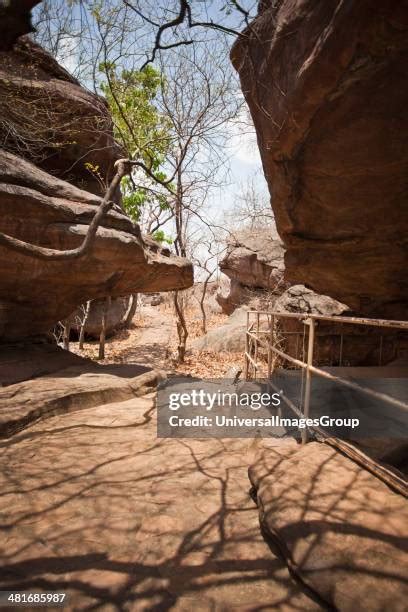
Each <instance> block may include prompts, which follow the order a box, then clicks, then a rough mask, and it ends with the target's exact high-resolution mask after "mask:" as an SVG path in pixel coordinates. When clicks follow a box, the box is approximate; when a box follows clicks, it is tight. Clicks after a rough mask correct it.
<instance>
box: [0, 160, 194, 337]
mask: <svg viewBox="0 0 408 612" xmlns="http://www.w3.org/2000/svg"><path fill="white" fill-rule="evenodd" d="M99 204H100V199H99V198H98V197H97V196H95V195H92V194H90V193H88V192H86V191H83V190H80V189H78V188H77V187H74V186H73V185H70V184H69V183H67V182H65V181H61V180H59V179H57V178H55V177H52V176H51V175H50V174H48V173H46V172H44V171H42V170H40V169H38V168H37V167H36V166H34V165H33V164H31V163H29V162H27V161H25V160H23V159H21V158H18V157H16V156H14V155H12V154H10V153H5V152H4V151H3V152H1V151H0V230H1V231H3V232H5V233H6V234H9V235H11V236H15V237H18V238H19V239H20V240H24V241H26V242H29V243H33V244H39V245H41V246H45V247H52V248H58V249H61V250H64V249H71V248H75V247H77V246H79V245H80V244H81V242H82V240H83V238H84V235H85V234H86V231H87V227H88V224H89V222H90V220H91V219H92V217H93V215H94V214H95V210H96V207H97V206H98V205H99ZM0 274H1V284H0V339H1V340H3V341H4V340H7V339H15V338H21V337H24V336H33V335H36V334H40V333H43V332H46V331H47V330H49V329H50V328H51V327H52V325H53V324H54V323H56V322H57V321H58V320H60V319H64V318H66V317H67V316H68V315H70V314H71V313H72V312H73V311H74V310H75V308H76V307H77V306H78V305H79V304H82V303H84V302H85V301H86V300H88V299H94V298H102V297H104V296H106V295H111V296H112V297H116V296H123V295H127V294H130V293H136V292H138V291H145V292H150V291H168V290H173V289H183V288H186V287H189V286H190V285H191V284H192V280H193V279H192V266H191V264H190V263H189V262H188V261H186V260H183V259H181V258H178V257H173V256H170V254H169V252H168V251H166V250H161V249H160V247H159V246H158V245H157V243H155V242H154V241H153V240H150V239H149V240H148V239H147V238H143V237H142V236H141V233H140V230H139V227H138V226H137V225H134V224H133V223H132V222H131V221H130V219H129V218H128V217H127V216H126V215H125V214H124V213H123V212H122V211H121V210H120V209H115V210H113V211H111V212H110V213H109V214H108V215H107V217H106V218H105V220H104V221H103V223H102V225H101V227H100V228H99V229H98V233H97V237H96V240H95V244H94V247H93V248H92V249H91V251H90V252H89V253H88V254H87V255H85V256H84V257H81V258H79V259H75V260H71V261H69V262H64V261H51V262H48V261H44V260H38V259H35V258H34V257H30V256H26V255H22V254H19V253H16V252H14V251H11V250H9V249H8V248H6V247H0Z"/></svg>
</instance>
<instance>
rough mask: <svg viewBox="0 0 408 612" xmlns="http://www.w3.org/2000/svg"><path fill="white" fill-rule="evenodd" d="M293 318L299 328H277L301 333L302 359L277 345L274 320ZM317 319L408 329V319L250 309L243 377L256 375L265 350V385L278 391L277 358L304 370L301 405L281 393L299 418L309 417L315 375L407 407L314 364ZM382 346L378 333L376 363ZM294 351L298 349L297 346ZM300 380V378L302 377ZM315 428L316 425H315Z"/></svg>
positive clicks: (304, 438) (305, 433)
mask: <svg viewBox="0 0 408 612" xmlns="http://www.w3.org/2000/svg"><path fill="white" fill-rule="evenodd" d="M285 318H286V319H296V320H297V321H299V322H300V323H302V324H303V332H302V331H300V332H299V331H286V332H285V331H283V332H282V331H280V333H281V334H283V335H285V334H287V335H290V334H294V335H297V336H300V335H302V336H303V352H302V359H299V358H298V355H297V354H296V356H295V357H294V356H293V355H290V354H289V353H288V352H285V351H284V350H282V347H279V348H278V344H279V341H278V339H277V336H278V333H277V332H278V331H279V330H277V322H278V320H279V319H285ZM320 321H327V322H331V323H334V324H341V325H342V326H343V325H344V324H347V325H360V326H361V325H362V326H370V327H373V328H387V329H392V330H396V331H405V332H408V321H391V320H386V319H366V318H358V317H341V316H325V315H314V314H308V315H305V314H298V313H285V312H268V311H256V310H250V311H248V313H247V325H246V335H245V371H244V376H245V379H246V380H249V379H251V378H254V379H256V378H259V377H260V373H261V369H262V366H263V365H264V364H262V363H261V361H260V359H259V349H264V350H265V351H266V356H267V359H266V365H267V372H266V379H267V381H268V384H269V385H270V387H271V388H272V389H273V390H274V391H279V389H278V387H277V386H276V385H275V384H274V383H273V381H272V373H273V370H274V368H275V364H276V361H277V360H280V363H285V362H286V363H289V364H290V366H291V367H293V366H294V367H296V368H300V369H301V370H302V371H303V372H304V375H305V376H304V387H303V388H302V393H301V395H302V397H301V406H300V408H299V407H297V406H296V405H295V404H294V402H292V401H291V400H290V399H289V398H288V397H287V396H286V395H285V394H284V393H282V392H280V397H281V399H282V401H283V402H284V403H285V404H286V405H287V406H288V407H289V408H290V409H291V410H292V411H293V412H295V414H296V415H297V416H299V417H302V418H305V419H307V418H309V417H310V400H311V382H312V375H316V376H319V377H322V378H325V379H328V380H331V381H332V382H335V383H338V384H340V385H343V386H345V387H348V388H350V389H353V390H355V391H360V392H362V393H364V394H365V395H367V396H369V397H371V398H374V399H376V400H381V401H384V402H386V403H388V404H390V405H392V406H396V407H398V408H402V409H404V410H407V409H408V404H407V403H406V402H403V401H401V400H399V399H397V398H394V397H392V396H391V395H388V394H386V393H381V392H379V391H375V390H374V389H371V388H369V387H367V386H365V385H362V384H359V383H357V382H355V381H354V380H349V379H347V378H344V377H342V376H338V375H335V374H333V373H330V372H328V371H326V370H323V369H322V368H320V367H317V366H316V365H313V359H314V351H315V345H316V327H317V326H318V324H319V322H320ZM306 330H307V332H308V333H307V350H306V348H305V338H306ZM338 335H339V336H340V342H339V352H340V355H339V360H338V363H339V365H340V366H342V359H343V335H344V334H343V332H341V333H338ZM382 346H383V336H382V335H381V336H380V347H379V365H382ZM296 353H297V349H296ZM302 383H303V377H302ZM314 429H316V428H314ZM319 433H320V434H322V435H324V432H322V431H319ZM308 438H309V432H308V428H305V429H304V430H303V431H302V442H303V443H305V442H307V441H308Z"/></svg>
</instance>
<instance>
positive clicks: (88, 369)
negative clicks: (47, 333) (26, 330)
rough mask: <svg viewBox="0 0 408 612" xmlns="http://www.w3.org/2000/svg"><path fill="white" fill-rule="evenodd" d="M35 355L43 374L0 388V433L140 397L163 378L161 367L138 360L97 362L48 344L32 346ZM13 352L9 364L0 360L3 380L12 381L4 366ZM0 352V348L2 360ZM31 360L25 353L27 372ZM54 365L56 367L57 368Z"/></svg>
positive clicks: (8, 435) (39, 369)
mask: <svg viewBox="0 0 408 612" xmlns="http://www.w3.org/2000/svg"><path fill="white" fill-rule="evenodd" d="M29 352H30V351H29ZM32 353H33V350H31V354H32ZM34 354H35V356H36V364H37V365H36V367H37V372H42V375H39V376H37V377H36V378H33V379H31V380H20V381H19V382H14V383H12V384H8V385H7V386H3V387H2V388H0V438H8V437H10V436H12V435H14V434H15V433H17V432H19V431H21V430H23V429H25V428H26V427H28V426H30V425H32V424H33V423H35V422H37V421H39V420H42V419H47V418H49V417H51V416H55V415H58V414H65V413H69V412H76V411H78V410H83V409H86V408H93V407H95V406H99V405H102V404H108V403H111V402H121V401H126V400H130V399H132V398H135V397H140V396H141V395H144V394H146V393H147V392H149V391H151V390H152V389H154V388H155V387H156V385H157V383H158V382H159V381H160V380H161V379H162V378H163V377H164V374H162V373H161V372H159V371H157V370H152V369H149V368H146V367H143V366H140V365H121V364H118V365H101V364H98V363H95V362H93V361H91V360H90V359H83V358H81V357H78V356H77V355H73V354H71V353H68V352H67V351H63V350H62V349H59V348H58V347H51V348H50V347H49V346H47V345H44V347H36V349H34ZM17 355H18V350H15V351H14V355H13V358H12V359H11V361H10V362H9V363H5V364H2V363H1V361H0V377H1V375H2V374H3V377H2V378H3V380H5V381H7V380H8V381H10V380H12V379H10V378H8V379H7V376H8V374H9V372H8V370H9V369H10V367H11V365H12V364H13V363H15V360H16V357H17ZM1 356H2V355H1V351H0V360H1ZM53 361H54V362H55V364H54V366H51V363H52V362H53ZM30 363H31V364H32V362H30V359H29V358H27V357H26V361H25V364H24V366H23V370H24V371H25V375H27V374H28V373H31V374H33V370H32V369H31V368H30V367H29V365H30ZM58 365H59V366H60V369H56V368H58ZM2 366H3V367H2ZM50 369H51V370H52V371H51V372H49V370H50ZM18 377H19V376H18V374H17V378H18ZM21 377H24V374H21V375H20V378H21ZM3 384H4V382H3Z"/></svg>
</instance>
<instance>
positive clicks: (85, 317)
mask: <svg viewBox="0 0 408 612" xmlns="http://www.w3.org/2000/svg"><path fill="white" fill-rule="evenodd" d="M81 309H82V311H83V317H82V320H81V321H80V327H79V341H78V348H79V349H80V350H81V351H82V350H83V348H84V340H85V327H86V324H87V321H88V318H89V313H90V310H91V300H88V301H87V303H86V305H85V307H84V305H81Z"/></svg>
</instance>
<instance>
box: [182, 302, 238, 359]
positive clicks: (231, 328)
mask: <svg viewBox="0 0 408 612" xmlns="http://www.w3.org/2000/svg"><path fill="white" fill-rule="evenodd" d="M246 319H247V315H246V310H245V309H244V308H238V309H237V310H236V311H235V312H234V313H233V314H232V315H231V316H230V317H228V319H227V320H226V322H225V324H224V325H220V327H216V328H215V329H211V330H210V331H209V332H207V333H206V334H205V336H202V337H201V338H197V339H196V340H193V342H192V343H191V348H192V349H194V350H197V351H212V352H214V353H218V352H223V351H225V352H231V353H242V352H243V351H244V350H245V331H246Z"/></svg>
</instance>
